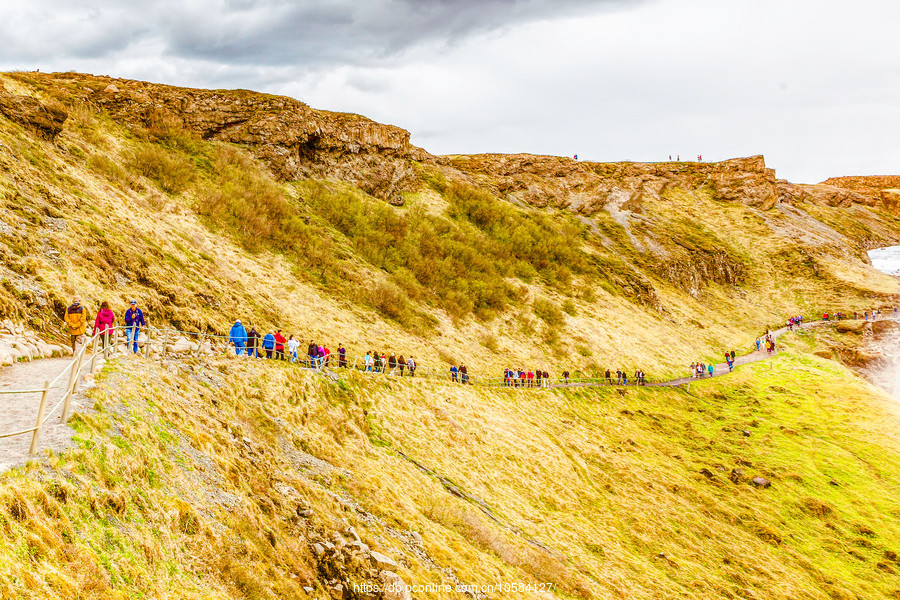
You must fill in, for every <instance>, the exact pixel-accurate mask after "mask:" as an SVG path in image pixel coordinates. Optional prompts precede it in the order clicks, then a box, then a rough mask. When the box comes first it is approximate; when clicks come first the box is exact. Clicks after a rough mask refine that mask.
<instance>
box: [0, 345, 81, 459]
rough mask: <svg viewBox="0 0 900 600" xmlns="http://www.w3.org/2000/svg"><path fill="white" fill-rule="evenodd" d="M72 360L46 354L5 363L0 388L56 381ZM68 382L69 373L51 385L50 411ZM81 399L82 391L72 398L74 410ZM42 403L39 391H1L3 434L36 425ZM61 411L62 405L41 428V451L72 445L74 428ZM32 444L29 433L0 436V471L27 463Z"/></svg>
mask: <svg viewBox="0 0 900 600" xmlns="http://www.w3.org/2000/svg"><path fill="white" fill-rule="evenodd" d="M71 361H72V359H71V358H45V359H41V360H35V361H32V362H23V363H17V364H15V365H12V366H9V367H3V368H2V369H0V391H2V390H19V389H40V388H43V386H44V382H45V381H53V379H55V378H56V376H57V375H59V374H60V373H61V372H62V371H63V370H64V369H65V368H66V367H67V366H69V363H70V362H71ZM85 370H86V368H85ZM66 384H68V376H66V377H60V378H59V381H57V382H56V384H55V385H54V386H53V387H51V388H50V394H49V396H48V397H47V410H48V411H49V410H50V409H51V408H53V406H55V405H56V403H57V402H59V400H61V399H62V396H63V393H64V392H65V388H66ZM80 400H81V401H83V398H81V397H80V395H76V396H75V398H74V399H73V401H72V410H73V411H75V410H78V408H79V406H80V405H79V401H80ZM40 403H41V395H40V394H0V434H3V433H7V432H10V431H18V430H20V429H27V428H29V427H34V424H35V421H36V419H37V412H38V407H39V406H40ZM61 411H62V407H60V408H58V409H57V410H56V412H54V413H53V415H52V416H51V417H50V419H49V420H48V421H47V423H46V424H45V425H44V428H43V429H42V430H41V439H40V445H39V451H43V450H45V449H48V448H51V449H53V450H56V451H58V450H61V449H63V448H66V447H69V446H71V445H72V443H71V438H72V434H73V433H74V431H73V430H72V428H71V427H69V426H68V425H62V424H61V423H60V422H59V417H60V413H61ZM30 445H31V434H30V433H27V434H23V435H17V436H15V437H10V438H2V439H0V473H3V472H4V471H6V470H8V469H10V468H12V467H16V466H20V465H23V464H25V461H26V460H27V459H28V449H29V447H30Z"/></svg>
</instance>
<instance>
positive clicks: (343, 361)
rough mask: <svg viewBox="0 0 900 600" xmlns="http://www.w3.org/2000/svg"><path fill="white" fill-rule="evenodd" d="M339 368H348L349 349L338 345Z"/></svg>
mask: <svg viewBox="0 0 900 600" xmlns="http://www.w3.org/2000/svg"><path fill="white" fill-rule="evenodd" d="M338 368H340V369H346V368H347V349H346V348H344V345H343V344H338Z"/></svg>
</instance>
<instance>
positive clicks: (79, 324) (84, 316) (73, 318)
mask: <svg viewBox="0 0 900 600" xmlns="http://www.w3.org/2000/svg"><path fill="white" fill-rule="evenodd" d="M90 318H91V316H90V315H89V314H88V311H87V309H86V308H85V307H83V306H82V305H81V298H78V297H75V298H73V299H72V306H70V307H69V308H67V309H66V325H68V326H69V339H71V341H72V352H75V349H76V347H77V346H78V344H81V343H82V342H84V333H85V330H86V329H87V323H88V320H90Z"/></svg>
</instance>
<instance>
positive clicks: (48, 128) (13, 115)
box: [0, 87, 69, 140]
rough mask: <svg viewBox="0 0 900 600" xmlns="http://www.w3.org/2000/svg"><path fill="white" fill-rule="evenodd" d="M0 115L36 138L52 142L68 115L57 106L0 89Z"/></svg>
mask: <svg viewBox="0 0 900 600" xmlns="http://www.w3.org/2000/svg"><path fill="white" fill-rule="evenodd" d="M0 113H2V114H3V115H4V116H5V117H6V118H7V119H9V120H10V121H13V122H14V123H18V124H19V125H21V126H23V127H25V128H26V129H29V130H31V131H33V132H34V133H36V134H37V135H38V136H40V137H42V138H44V139H46V140H52V139H54V138H56V136H57V135H59V132H60V131H62V128H63V123H65V121H66V119H67V118H68V116H69V114H68V113H67V112H66V111H65V110H63V109H62V108H60V107H58V106H53V105H48V104H44V103H43V102H41V101H39V100H37V99H36V98H32V97H30V96H16V95H13V94H10V93H9V92H7V91H6V90H5V89H3V88H2V87H0Z"/></svg>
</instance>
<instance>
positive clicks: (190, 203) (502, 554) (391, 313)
mask: <svg viewBox="0 0 900 600" xmlns="http://www.w3.org/2000/svg"><path fill="white" fill-rule="evenodd" d="M0 87H2V89H0V233H2V235H0V317H11V318H13V319H16V320H22V321H27V322H29V323H30V324H31V325H32V326H33V327H35V328H38V329H41V330H43V331H44V333H45V334H47V335H50V336H54V335H58V332H59V319H60V318H61V316H62V314H63V311H64V309H65V306H66V305H67V304H68V303H69V301H70V300H71V297H72V296H73V295H75V294H78V295H80V296H82V298H83V299H84V300H85V303H86V304H87V305H88V307H89V308H91V309H96V307H97V305H98V304H99V302H100V301H102V300H108V301H109V302H110V303H111V304H112V306H113V309H114V310H115V311H116V312H117V313H118V314H121V313H122V312H123V311H124V309H125V307H126V305H127V302H128V300H130V299H131V298H133V297H137V298H139V299H140V301H141V303H142V305H143V306H144V309H145V312H146V314H147V317H148V320H149V322H150V323H151V324H155V325H163V324H171V325H174V326H176V327H179V328H182V329H186V330H191V331H209V332H216V333H224V332H225V331H226V330H227V329H228V327H229V326H230V324H231V323H232V322H233V321H234V319H236V318H240V319H241V320H242V321H243V322H244V323H245V324H255V325H257V326H259V327H260V328H261V329H270V328H274V327H279V328H282V329H283V330H284V331H285V333H287V334H295V335H298V336H299V337H300V338H301V339H303V340H304V341H305V340H306V339H315V340H317V341H324V342H326V343H327V344H329V345H331V347H332V348H335V347H336V346H337V344H338V343H343V344H344V345H345V346H346V347H348V348H349V350H350V353H351V354H361V353H364V352H365V351H366V350H369V349H378V350H383V351H386V352H391V351H396V352H398V353H403V354H405V355H406V356H409V355H411V354H412V355H415V356H416V357H417V359H418V363H419V364H420V365H423V366H427V367H443V368H446V367H447V366H449V364H451V363H457V364H458V363H459V362H460V361H465V362H466V364H467V365H468V366H469V368H470V372H472V373H473V374H488V375H491V376H497V375H499V374H500V373H501V372H502V369H503V368H504V367H506V366H510V367H525V368H534V367H537V366H538V365H541V366H546V368H548V370H550V371H551V373H552V374H553V375H554V376H558V374H559V373H560V372H561V371H562V370H563V369H567V370H569V371H571V372H573V373H576V372H577V371H578V370H582V371H585V372H590V371H595V370H598V369H604V368H606V367H612V368H613V369H616V368H622V369H625V370H627V371H628V372H633V371H634V370H635V369H636V368H641V369H643V370H644V371H646V372H647V374H648V377H649V378H650V379H651V380H654V379H663V378H667V377H670V376H673V375H678V376H680V375H683V374H684V373H685V365H687V364H690V363H691V362H693V361H700V360H702V361H709V360H712V359H714V358H715V359H717V358H718V357H720V356H721V352H722V351H723V350H724V349H726V348H729V349H730V348H735V349H737V350H739V351H740V349H742V348H744V349H746V348H748V347H749V346H750V344H751V342H752V340H754V339H755V338H756V336H757V335H759V333H760V332H761V331H763V330H764V329H765V328H766V327H767V326H772V327H774V326H777V325H780V324H782V323H783V322H784V320H785V319H786V318H787V317H788V316H789V315H793V314H797V313H804V314H806V315H812V314H815V313H817V312H818V311H820V310H829V311H832V312H834V311H836V310H844V311H853V310H859V311H862V310H871V308H872V307H873V306H889V305H891V304H892V303H893V302H894V299H895V294H896V292H897V284H896V280H895V279H893V278H891V277H887V276H885V275H882V274H880V273H878V272H876V271H875V270H874V269H872V267H871V266H870V265H869V264H868V263H867V261H866V258H865V252H864V251H865V250H866V249H867V248H872V247H876V246H879V245H889V244H893V243H897V242H898V240H900V222H898V217H897V215H896V214H895V213H894V212H892V211H893V210H894V209H893V208H892V207H891V206H889V205H884V204H878V203H877V202H875V201H873V203H871V204H849V205H838V206H831V205H829V203H828V202H823V201H821V198H818V197H816V196H814V195H811V194H812V192H809V193H806V192H803V193H801V192H800V191H796V190H793V188H789V184H786V183H784V182H775V180H774V175H772V174H771V173H769V172H767V171H766V170H765V168H764V165H762V161H761V159H747V160H745V161H729V162H727V163H722V164H721V165H716V164H702V165H701V164H688V163H679V164H677V165H675V164H673V165H640V164H631V163H619V164H609V165H599V164H590V163H574V162H573V161H569V160H568V159H556V158H553V157H529V156H512V157H500V156H481V157H433V156H430V155H428V154H427V153H426V152H424V151H421V150H418V149H414V148H410V147H408V135H407V138H406V142H407V143H406V145H404V138H403V135H402V133H403V132H402V130H399V129H398V128H388V127H386V126H379V125H378V124H372V123H371V122H365V123H363V124H362V125H359V121H360V120H361V119H362V118H361V117H355V116H348V115H335V114H332V113H325V112H323V111H314V110H312V109H309V108H308V107H305V105H300V103H297V102H296V101H290V102H289V101H288V100H286V99H279V98H277V97H272V96H266V95H259V94H253V93H251V92H246V91H240V92H228V91H198V90H183V89H180V88H168V87H165V86H154V85H152V84H142V83H140V82H128V81H124V80H110V79H109V78H99V77H92V76H82V75H78V74H59V75H41V74H32V73H12V74H3V75H0ZM291 102H293V104H291ZM291 106H293V107H294V108H290V107H291ZM10 107H11V108H10ZM204 107H205V108H204ZM285 107H288V108H285ZM29 111H30V112H29ZM204 111H206V112H204ZM242 111H243V112H242ZM23 115H24V116H23ZM29 115H30V116H29ZM60 115H62V116H65V120H64V121H63V120H60V119H61V118H62V117H60ZM48 119H49V120H48ZM53 119H55V121H54V120H53ZM53 123H56V125H53ZM248 123H249V125H248ZM290 127H297V128H299V129H298V131H299V133H298V132H297V131H294V130H291V129H290ZM235 132H236V133H235ZM398 132H399V133H398ZM270 138H271V139H270ZM272 139H277V140H280V141H278V142H277V143H275V142H272ZM760 165H762V166H760ZM767 178H768V179H767ZM766 186H768V187H766ZM779 186H781V187H784V186H788V188H789V191H790V190H793V191H792V192H791V193H792V194H793V195H790V194H785V195H783V196H776V195H773V193H770V192H772V189H775V190H776V191H777V189H780V188H779ZM760 190H762V191H760ZM754 194H756V196H754ZM804 194H806V195H804ZM876 196H877V195H872V197H873V198H875V197H876ZM785 198H788V199H789V201H785V200H784V199H785ZM386 200H388V201H389V202H386ZM861 337H862V335H861V334H860V333H859V332H854V331H844V332H824V333H823V332H820V333H816V334H808V335H806V334H803V335H800V334H793V337H791V336H789V337H788V338H786V346H787V349H788V350H787V351H786V352H784V353H783V354H780V355H779V356H778V357H777V358H775V359H774V360H771V361H767V362H765V363H757V364H754V365H752V366H746V367H742V368H740V369H739V370H738V371H736V372H735V373H733V374H731V375H729V376H725V377H721V378H716V379H714V380H711V381H703V382H698V383H694V384H692V385H691V386H689V388H687V389H655V388H654V389H633V390H628V391H627V393H626V394H625V395H620V394H619V393H617V391H616V390H613V389H610V390H598V389H570V390H554V391H542V392H540V393H527V392H525V391H518V390H481V389H471V388H468V387H459V386H454V387H451V386H446V385H443V384H440V383H437V382H434V381H429V382H422V381H417V382H410V381H408V380H395V379H392V378H384V377H382V378H366V377H364V376H362V375H359V374H352V373H351V374H341V376H340V379H339V380H338V381H332V380H331V379H328V378H325V377H321V376H312V375H304V374H300V373H298V371H297V370H296V369H289V368H288V367H287V366H286V365H277V364H271V363H264V364H260V363H249V362H244V361H238V360H236V359H231V360H228V359H224V358H219V359H212V360H211V361H209V362H206V361H201V362H191V361H190V360H187V362H171V363H166V364H163V365H160V364H158V363H146V362H143V359H140V358H135V359H133V360H130V361H122V362H121V363H117V362H115V361H114V362H113V363H112V364H111V365H110V366H109V367H108V368H107V371H106V372H105V373H104V374H103V375H102V376H101V377H100V385H99V386H98V387H97V388H95V389H93V390H92V391H91V392H90V394H91V396H92V397H93V398H94V400H95V401H96V406H95V410H94V411H93V412H88V413H85V414H80V415H77V416H76V417H75V420H74V427H75V428H76V430H77V432H78V435H77V443H78V449H76V450H73V451H68V452H66V453H64V454H61V455H52V456H42V457H40V458H39V459H37V460H35V462H33V463H31V464H30V465H29V466H28V467H27V468H25V469H23V470H19V471H15V472H10V473H7V474H4V475H3V476H2V478H0V597H4V598H6V597H14V598H57V597H58V598H63V597H66V598H71V597H79V598H142V597H143V598H163V597H183V598H239V597H246V598H297V597H303V596H304V595H306V594H309V595H311V596H312V597H317V598H326V597H332V598H335V597H342V598H374V597H377V594H375V595H373V594H369V593H368V592H364V591H361V590H362V588H359V589H355V588H353V587H352V585H353V584H360V585H362V584H373V583H376V582H377V583H383V581H382V580H381V579H380V577H381V576H380V575H379V573H378V571H379V569H378V568H375V565H373V564H372V560H373V559H371V558H370V556H373V555H370V553H369V550H372V551H375V552H379V553H382V554H385V555H387V556H388V557H390V558H392V559H393V560H395V561H396V562H397V563H399V566H398V574H399V576H400V577H401V578H402V579H403V580H404V581H406V582H407V583H409V584H417V585H425V584H428V583H431V584H447V585H451V586H455V585H457V584H459V583H461V584H466V585H490V584H497V583H502V584H509V585H515V584H523V585H531V586H534V585H535V584H538V585H539V584H545V585H544V589H541V590H539V591H538V592H534V591H533V590H532V591H528V592H526V593H527V594H529V595H535V594H536V595H539V596H540V597H565V598H638V599H640V598H647V599H651V598H652V599H655V598H709V599H713V598H723V597H726V598H773V599H774V598H784V599H788V598H790V599H796V598H805V599H826V598H848V599H849V598H891V597H895V598H896V597H900V559H898V558H897V556H898V553H900V526H898V523H900V519H898V517H900V501H898V498H900V489H898V487H900V483H898V479H897V477H896V475H895V473H894V471H895V470H896V465H897V464H898V458H900V456H898V454H900V447H898V442H897V435H896V432H897V430H898V425H900V416H898V414H897V410H896V406H897V405H896V404H895V403H893V401H892V400H890V399H889V398H887V397H886V396H884V395H883V394H882V393H880V392H879V391H877V390H876V389H875V388H873V387H872V386H870V385H868V384H867V383H865V382H864V381H863V380H862V379H860V378H859V377H858V376H856V375H855V374H854V373H853V372H851V371H850V370H848V369H847V368H845V367H843V366H841V365H840V364H839V363H838V362H833V361H832V360H830V359H831V358H835V359H841V360H845V362H847V363H849V364H854V363H853V361H858V360H862V358H860V357H861V356H862V354H864V353H862V354H861V353H860V351H859V343H860V338H861ZM863 358H864V357H863ZM754 477H764V478H765V479H767V480H769V481H770V482H771V486H769V487H756V486H754V485H752V484H751V481H752V479H753V478H754ZM348 527H353V528H354V530H355V531H356V533H357V534H358V535H359V537H360V538H361V540H360V541H358V542H357V541H355V540H354V539H353V538H354V535H353V533H351V532H348V531H347V528H348ZM335 534H339V535H340V536H341V537H340V538H337V537H335ZM332 544H333V545H334V547H331V545H332ZM354 544H355V545H354ZM360 544H365V545H366V546H367V547H368V548H369V550H366V549H364V548H363V547H362V546H361V545H360ZM376 562H377V561H376ZM338 583H341V585H343V586H345V589H343V590H338V589H335V586H336V585H337V584H338ZM346 586H350V587H349V588H346ZM306 587H311V588H313V589H312V591H311V592H308V591H305V590H304V588H306ZM347 589H349V590H350V591H347ZM521 595H522V594H521V593H519V592H513V591H507V590H500V591H497V590H495V591H494V592H492V593H490V594H489V596H490V597H506V596H521ZM414 596H415V597H416V598H438V597H447V596H454V597H463V594H462V593H461V592H437V591H434V590H424V591H421V592H416V593H415V594H414ZM466 597H472V596H471V595H469V596H466Z"/></svg>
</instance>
